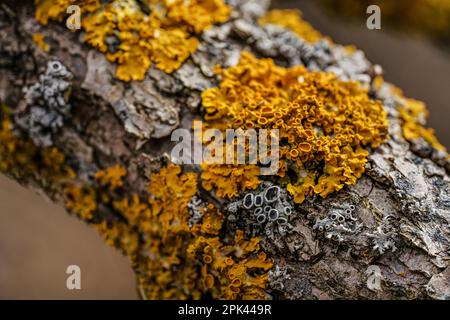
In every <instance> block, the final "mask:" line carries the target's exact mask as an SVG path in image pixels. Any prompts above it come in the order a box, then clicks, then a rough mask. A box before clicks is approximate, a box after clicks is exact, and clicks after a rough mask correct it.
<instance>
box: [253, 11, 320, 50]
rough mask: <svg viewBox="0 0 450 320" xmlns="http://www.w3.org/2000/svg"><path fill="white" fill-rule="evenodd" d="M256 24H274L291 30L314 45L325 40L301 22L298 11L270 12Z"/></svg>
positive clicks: (300, 14) (317, 32)
mask: <svg viewBox="0 0 450 320" xmlns="http://www.w3.org/2000/svg"><path fill="white" fill-rule="evenodd" d="M258 22H259V23H260V24H262V25H265V24H274V25H278V26H281V27H284V28H286V29H288V30H291V31H292V32H294V33H295V34H297V35H298V36H299V37H300V38H302V39H304V40H305V41H307V42H311V43H314V42H317V41H319V40H322V39H325V37H324V36H323V35H322V34H321V33H320V32H319V31H317V30H316V29H314V28H313V27H312V26H311V25H310V24H309V23H308V22H306V21H305V20H303V18H302V12H301V11H300V10H295V9H289V10H279V9H275V10H271V11H269V12H267V13H266V14H265V15H264V16H263V17H261V18H260V19H259V20H258Z"/></svg>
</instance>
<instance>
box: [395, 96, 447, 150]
mask: <svg viewBox="0 0 450 320" xmlns="http://www.w3.org/2000/svg"><path fill="white" fill-rule="evenodd" d="M392 93H393V94H394V95H395V96H396V98H397V102H398V104H399V105H398V106H397V107H398V111H399V113H400V117H401V118H402V120H403V125H402V132H403V137H404V138H405V139H406V140H410V141H412V140H415V139H418V138H423V139H425V141H427V142H428V143H429V144H430V145H431V146H432V147H433V148H435V149H436V150H439V151H444V152H446V148H445V147H444V146H443V145H442V144H440V143H439V141H438V139H437V138H436V136H435V134H434V130H433V129H432V128H425V127H424V125H425V123H426V120H427V118H428V110H427V108H426V106H425V104H424V103H423V102H421V101H418V100H414V99H408V98H405V96H404V95H403V92H402V91H401V90H400V89H399V88H396V87H393V88H392Z"/></svg>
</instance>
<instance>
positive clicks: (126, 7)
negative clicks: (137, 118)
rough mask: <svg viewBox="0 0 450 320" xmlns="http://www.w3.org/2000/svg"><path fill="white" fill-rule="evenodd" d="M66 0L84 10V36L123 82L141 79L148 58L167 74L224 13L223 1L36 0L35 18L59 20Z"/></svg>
mask: <svg viewBox="0 0 450 320" xmlns="http://www.w3.org/2000/svg"><path fill="white" fill-rule="evenodd" d="M71 4H76V5H79V6H80V7H81V9H82V12H83V13H84V14H85V15H84V16H83V19H82V28H83V29H84V31H85V37H84V40H85V41H86V42H87V43H89V44H90V45H92V46H93V47H95V48H97V49H98V50H99V51H101V52H103V53H106V54H107V58H108V59H109V60H110V61H113V62H116V63H117V64H118V67H117V77H118V78H119V79H120V80H124V81H130V80H142V79H143V78H144V76H145V74H146V72H147V70H148V69H149V68H150V66H151V64H152V63H155V64H156V66H157V67H158V68H159V69H161V70H163V71H165V72H167V73H171V72H173V71H174V70H176V69H178V68H179V67H180V66H181V64H182V63H183V62H184V61H185V60H186V59H187V58H188V57H189V56H190V55H191V54H192V53H193V52H195V51H196V50H197V47H198V40H197V38H196V36H197V35H199V34H200V33H201V32H203V31H204V30H205V29H207V28H209V27H210V26H212V25H213V24H215V23H223V22H225V21H226V20H227V19H228V17H229V14H230V8H229V7H228V6H227V5H226V4H225V3H224V1H223V0H192V1H184V0H161V1H156V0H146V1H140V4H139V3H138V1H136V0H114V1H111V2H109V3H105V4H100V3H99V2H98V1H93V0H92V1H87V2H84V1H79V0H58V1H53V0H41V1H40V0H36V19H37V20H38V21H39V22H40V23H41V24H44V25H45V24H47V23H48V21H49V20H50V19H54V20H61V19H62V17H63V16H64V13H65V9H66V8H67V7H68V6H69V5H71ZM140 5H142V6H145V7H146V8H147V9H148V12H149V13H146V12H143V11H142V9H141V6H140ZM111 41H112V42H115V43H111Z"/></svg>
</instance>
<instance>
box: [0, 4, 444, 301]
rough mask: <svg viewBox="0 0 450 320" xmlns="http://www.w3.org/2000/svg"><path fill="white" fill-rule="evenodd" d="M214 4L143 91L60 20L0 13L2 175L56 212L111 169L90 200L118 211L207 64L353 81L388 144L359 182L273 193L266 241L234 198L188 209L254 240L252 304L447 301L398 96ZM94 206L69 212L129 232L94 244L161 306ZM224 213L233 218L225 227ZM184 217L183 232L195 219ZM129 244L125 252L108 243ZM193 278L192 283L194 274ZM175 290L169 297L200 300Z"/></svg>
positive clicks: (338, 59) (183, 123) (420, 145)
mask: <svg viewBox="0 0 450 320" xmlns="http://www.w3.org/2000/svg"><path fill="white" fill-rule="evenodd" d="M228 3H229V4H230V6H231V7H232V12H231V15H230V19H229V20H228V22H226V23H223V24H220V25H216V26H213V27H212V28H210V29H208V30H206V31H205V32H203V33H202V34H201V35H200V36H199V41H200V45H199V48H198V50H197V51H196V52H195V53H193V54H192V55H191V56H190V57H189V58H188V59H187V60H186V61H185V62H184V63H183V64H182V65H181V67H180V68H179V69H177V70H175V71H174V72H173V73H171V74H168V73H165V72H163V71H161V70H159V69H157V68H156V67H154V66H152V67H151V68H150V69H149V71H148V72H147V74H146V75H145V78H144V80H142V81H131V82H123V81H120V80H118V79H117V77H116V74H115V68H116V66H115V65H114V63H111V62H109V61H108V60H107V59H106V57H105V55H104V54H102V53H99V52H98V51H97V50H95V49H93V48H92V47H90V46H89V45H87V44H86V43H83V41H82V39H81V38H82V37H81V35H80V33H77V32H70V31H68V30H67V29H66V28H65V27H64V25H63V24H62V23H56V22H50V23H49V24H48V25H47V26H42V25H40V24H39V23H38V22H37V21H36V20H35V19H34V5H33V3H32V2H30V1H29V2H26V1H24V2H20V4H19V3H17V2H14V1H6V2H2V4H0V38H1V41H0V72H1V76H0V100H1V101H2V104H3V105H6V106H9V108H10V109H9V110H7V108H6V107H4V106H3V107H2V112H1V115H2V120H3V127H5V126H7V125H8V123H9V122H7V121H6V120H5V119H6V118H10V119H12V120H11V121H12V122H11V123H12V124H13V129H12V131H13V135H12V136H11V135H9V134H8V133H7V132H6V130H5V128H3V129H2V130H3V131H2V132H3V133H2V135H0V137H1V139H2V145H3V147H0V151H1V152H2V153H3V154H0V160H1V167H0V168H1V169H2V171H3V172H4V173H5V174H6V175H8V176H9V177H11V178H13V179H15V180H16V181H18V182H20V183H22V184H24V185H26V186H28V187H30V188H35V189H37V190H39V191H40V192H42V194H43V195H46V196H48V197H49V198H50V199H52V201H55V202H58V203H61V204H64V205H66V206H68V205H67V203H68V200H67V197H68V195H67V193H66V192H65V190H66V189H67V185H68V184H69V185H70V184H71V183H72V184H76V185H82V186H84V185H87V186H92V185H93V183H94V182H93V181H95V180H96V178H95V176H96V173H97V172H99V171H100V170H104V169H106V168H110V167H113V166H116V165H120V166H121V167H123V168H126V171H127V175H126V177H125V181H124V182H123V186H122V185H121V186H120V187H121V189H120V192H115V193H114V194H108V191H107V190H103V191H102V192H103V193H102V195H103V196H105V194H106V195H107V196H108V197H109V198H110V199H111V198H112V199H113V200H114V199H115V198H117V199H116V200H120V199H122V198H123V194H121V193H126V194H128V195H130V196H131V195H134V194H136V195H139V196H142V197H143V198H142V199H144V197H145V196H148V194H147V192H148V191H147V185H148V183H149V177H151V176H154V175H155V174H157V173H158V171H160V169H161V168H162V167H165V166H167V164H168V162H170V160H169V159H168V157H167V155H168V154H170V151H171V149H172V147H173V145H174V142H171V140H170V135H171V132H172V131H173V130H174V129H175V128H179V127H182V128H189V127H190V125H191V120H192V119H194V117H195V116H197V115H200V114H201V112H202V99H201V93H202V91H204V90H205V89H207V88H210V87H214V86H217V84H218V83H219V81H220V79H219V78H218V77H217V76H216V75H215V73H214V66H215V65H220V66H221V67H223V68H227V67H230V66H233V65H235V64H236V63H237V62H238V61H239V57H240V53H241V52H242V51H244V50H245V51H250V52H252V53H253V54H255V55H256V56H258V57H261V58H272V59H273V60H274V61H275V62H276V63H277V64H278V65H280V66H283V67H292V66H296V65H304V66H306V67H307V68H308V69H309V70H312V71H326V72H334V73H336V74H337V75H338V76H339V78H340V79H342V80H345V81H346V80H354V81H359V82H360V83H361V85H362V86H365V87H367V88H369V94H370V97H371V98H373V99H378V100H380V101H382V103H383V105H384V108H385V110H386V112H387V115H388V120H389V138H388V139H387V140H386V141H385V142H384V143H383V144H382V145H381V146H380V147H379V148H377V149H375V150H370V155H369V157H368V163H367V164H366V168H365V173H364V174H363V175H362V177H361V178H360V179H358V181H357V182H356V184H354V185H349V186H345V187H344V188H343V189H342V190H340V191H337V192H334V193H332V194H331V195H329V196H328V197H326V198H322V197H319V196H310V197H307V199H306V200H305V201H304V202H303V203H301V204H295V205H294V204H293V202H292V199H290V196H289V195H288V194H287V193H286V192H285V190H284V189H283V190H282V192H281V193H282V198H283V199H284V198H285V201H286V202H287V203H290V205H292V210H293V212H292V213H291V214H290V216H289V228H288V230H287V231H285V232H279V233H276V234H272V235H269V234H268V233H266V230H264V229H263V228H262V227H260V229H262V230H258V225H257V224H255V221H253V220H252V219H253V218H252V217H250V216H245V215H244V214H243V213H241V209H242V208H240V207H239V200H237V201H236V199H232V200H226V199H221V198H219V197H217V195H215V193H214V192H212V191H207V190H205V189H203V188H201V187H199V192H197V193H196V195H195V197H196V198H195V199H194V200H191V201H190V203H189V206H190V209H189V210H190V211H195V210H191V209H192V208H193V207H201V206H207V205H208V203H212V204H214V205H215V206H217V207H219V209H220V211H221V212H222V213H223V214H224V216H225V220H226V223H224V227H223V228H222V229H221V232H222V234H221V235H220V237H221V239H225V240H222V241H224V242H225V243H226V242H227V240H226V238H227V237H228V234H230V235H231V234H233V235H234V234H235V233H236V229H237V228H239V229H242V230H243V231H244V234H245V236H247V237H250V236H251V235H255V234H256V235H257V236H258V237H259V238H260V239H261V240H260V244H259V245H260V247H261V249H262V250H263V251H264V252H265V254H266V255H267V257H268V258H269V259H270V261H271V262H272V266H271V268H270V270H269V268H267V270H268V273H267V274H265V276H267V279H266V281H265V283H264V292H265V295H266V297H269V298H274V299H336V298H346V299H357V298H369V299H376V298H382V299H416V298H417V299H428V298H431V299H450V268H449V259H450V177H449V172H450V163H449V160H448V156H447V154H446V152H445V151H442V150H441V151H440V150H439V148H437V147H436V146H433V145H432V143H430V140H428V141H427V140H426V139H425V138H423V137H416V138H414V139H409V140H406V139H405V137H404V133H403V126H404V123H405V121H406V120H405V118H404V117H402V116H401V112H399V110H398V109H399V107H398V106H399V105H401V104H402V103H403V102H404V101H403V100H404V98H402V97H400V96H397V95H395V94H393V93H392V90H391V89H392V87H391V85H389V84H386V83H383V84H381V85H379V86H376V85H375V84H374V80H375V78H376V77H377V76H379V74H380V67H379V66H374V65H372V64H371V63H370V62H369V61H367V60H366V58H365V57H364V54H363V53H362V52H361V51H356V52H352V53H350V52H349V51H348V50H346V49H345V48H344V47H342V46H339V45H335V44H331V43H330V42H327V41H319V42H316V43H315V44H311V43H308V42H306V41H303V40H302V39H301V37H299V36H298V35H296V34H295V33H294V32H292V31H290V30H288V29H285V28H283V27H280V26H275V25H270V24H269V25H265V26H262V25H259V24H258V23H257V19H258V17H260V16H262V15H264V13H265V12H266V10H267V8H268V3H267V2H266V1H252V0H233V1H228ZM36 33H41V34H43V35H44V36H45V38H46V39H47V40H46V41H47V43H49V44H50V47H51V49H50V51H49V52H45V51H44V50H42V49H41V48H39V47H38V46H37V45H36V43H35V42H33V40H32V35H33V34H36ZM412 72H413V71H412ZM412 76H414V75H412ZM422 124H424V123H423V121H422V123H419V125H422ZM5 157H6V158H5ZM183 170H184V171H186V172H194V173H196V172H197V173H198V172H199V171H200V167H199V166H195V165H194V166H187V165H186V166H183ZM119 175H120V174H119ZM157 177H159V176H157ZM97 178H99V177H98V176H97ZM100 179H101V178H100ZM121 183H122V182H119V185H120V184H121ZM266 183H269V184H268V185H271V184H270V182H266ZM264 186H265V185H264V184H263V185H262V186H260V187H259V189H257V190H262V189H261V188H264ZM87 192H89V191H87ZM98 197H101V196H99V195H98ZM237 198H238V199H240V198H239V196H238V197H237ZM78 200H79V198H78ZM78 200H75V201H78ZM241 200H242V199H241ZM283 201H284V200H283ZM108 203H109V204H111V203H113V201H112V200H111V201H109V202H108V201H103V202H102V201H100V200H98V203H95V204H92V203H90V202H89V201H88V200H86V203H81V204H80V203H79V205H80V206H85V208H88V207H89V205H93V206H94V207H95V208H96V209H95V210H93V213H92V214H91V212H88V213H86V212H85V213H84V214H83V212H84V211H83V208H82V209H80V210H78V212H77V214H78V215H79V216H81V217H82V218H83V219H85V220H86V221H87V222H88V223H90V224H93V225H96V226H97V227H98V228H99V229H100V230H101V231H102V233H107V232H105V230H102V227H99V226H100V224H99V223H100V222H101V221H106V222H108V223H107V224H108V225H109V223H113V222H114V223H121V225H122V226H123V228H125V229H127V228H129V230H128V229H127V231H126V232H123V233H119V235H116V237H114V236H111V235H110V234H109V235H107V239H109V240H110V242H111V239H113V240H112V242H113V243H112V244H114V245H117V246H118V247H120V248H121V249H122V250H123V251H125V253H126V254H128V255H129V256H130V260H131V263H132V267H133V268H134V270H135V271H136V274H137V276H138V279H139V280H140V281H139V287H140V289H141V293H142V295H143V297H145V298H154V297H161V296H159V295H158V294H154V291H152V290H148V285H149V283H148V282H151V280H148V279H142V278H143V277H144V278H145V276H146V274H147V273H146V272H150V271H151V270H150V271H149V270H144V269H145V268H144V269H143V267H142V264H141V263H142V259H145V257H146V256H148V255H149V252H150V251H147V252H146V251H145V250H150V249H149V246H146V245H144V244H143V243H145V241H146V240H145V239H146V238H145V235H144V234H142V232H141V231H140V230H139V229H136V228H135V227H133V228H132V227H131V226H130V225H131V224H132V223H130V221H128V220H129V219H127V218H126V217H124V216H123V215H121V214H120V213H119V212H118V210H117V206H116V207H114V206H113V205H108ZM233 203H234V209H230V208H232V207H233ZM240 203H242V202H240ZM69 209H70V208H69ZM71 209H72V210H70V211H74V209H73V204H72V208H71ZM194 209H195V208H194ZM86 211H88V210H87V209H86ZM236 212H237V214H242V217H243V219H242V220H240V221H238V222H236V219H235V218H236V217H235V215H236ZM200 216H201V214H200ZM341 216H342V221H340V220H339V217H341ZM197 218H198V215H197ZM192 219H193V220H192V221H194V222H193V223H195V219H196V215H195V213H193V216H192ZM105 228H108V227H105ZM130 230H131V231H130ZM108 236H109V238H108ZM120 237H122V238H123V239H121V238H120ZM135 238H137V239H138V240H136V241H137V244H136V245H135V246H133V248H130V246H127V245H126V244H123V243H121V241H123V242H127V241H128V242H130V241H132V240H130V239H135ZM133 241H134V240H133ZM136 246H137V248H136ZM180 266H181V268H182V266H183V264H182V263H181V264H179V265H178V268H180ZM193 269H194V270H197V272H198V273H201V271H200V270H201V267H198V269H195V268H193ZM179 270H180V269H177V270H173V272H176V273H178V272H179ZM261 276H264V275H261ZM215 277H216V279H220V278H221V276H220V274H219V275H215ZM169 278H170V277H169ZM378 280H380V286H378V285H377V281H378ZM219 282H220V281H219ZM216 284H217V280H216ZM167 286H168V287H169V288H172V287H177V284H176V283H172V284H171V283H168V284H167ZM205 287H206V288H208V285H205ZM171 290H172V289H171ZM173 290H176V289H173ZM181 291H183V294H180V295H178V296H177V295H175V296H171V297H195V298H198V297H202V295H198V294H191V293H190V292H187V291H186V289H183V290H181ZM194 291H195V292H210V291H208V290H207V289H204V291H202V289H199V290H196V289H193V292H194ZM212 292H214V291H212ZM210 294H212V296H213V297H224V295H223V294H220V293H219V294H214V293H210ZM225 297H226V295H225ZM232 297H236V296H232ZM238 297H239V296H238Z"/></svg>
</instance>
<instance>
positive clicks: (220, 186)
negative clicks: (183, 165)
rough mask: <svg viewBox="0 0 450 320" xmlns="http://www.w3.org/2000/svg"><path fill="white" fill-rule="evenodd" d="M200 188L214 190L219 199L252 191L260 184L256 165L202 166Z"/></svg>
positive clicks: (258, 170)
mask: <svg viewBox="0 0 450 320" xmlns="http://www.w3.org/2000/svg"><path fill="white" fill-rule="evenodd" d="M202 170H203V171H202V174H201V178H202V187H203V188H204V189H205V190H207V191H211V190H212V189H215V190H216V195H217V196H218V197H220V198H233V197H235V196H237V195H238V193H239V192H241V191H243V190H253V189H256V188H257V187H258V185H259V184H260V183H261V180H260V179H259V177H258V176H259V174H260V168H259V167H258V166H256V165H219V164H217V165H208V164H203V165H202Z"/></svg>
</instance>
